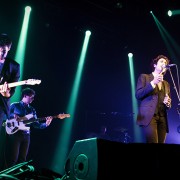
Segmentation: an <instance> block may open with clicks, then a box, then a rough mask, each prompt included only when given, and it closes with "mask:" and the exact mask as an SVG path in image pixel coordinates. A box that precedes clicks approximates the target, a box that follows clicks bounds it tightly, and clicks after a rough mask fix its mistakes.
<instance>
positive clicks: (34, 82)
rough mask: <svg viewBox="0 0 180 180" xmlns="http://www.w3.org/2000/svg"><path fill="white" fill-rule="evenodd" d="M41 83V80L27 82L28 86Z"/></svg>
mask: <svg viewBox="0 0 180 180" xmlns="http://www.w3.org/2000/svg"><path fill="white" fill-rule="evenodd" d="M40 83H41V80H39V79H28V80H25V84H28V85H35V84H40Z"/></svg>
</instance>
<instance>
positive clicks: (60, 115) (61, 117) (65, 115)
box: [57, 114, 70, 119]
mask: <svg viewBox="0 0 180 180" xmlns="http://www.w3.org/2000/svg"><path fill="white" fill-rule="evenodd" d="M69 117H70V114H58V115H57V118H59V119H64V118H69Z"/></svg>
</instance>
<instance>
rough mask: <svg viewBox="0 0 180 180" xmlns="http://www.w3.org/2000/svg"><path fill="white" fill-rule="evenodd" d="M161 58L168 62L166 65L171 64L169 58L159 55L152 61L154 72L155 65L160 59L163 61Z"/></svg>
mask: <svg viewBox="0 0 180 180" xmlns="http://www.w3.org/2000/svg"><path fill="white" fill-rule="evenodd" d="M161 58H163V59H165V60H166V62H167V64H166V65H168V64H169V63H170V60H169V59H168V57H167V56H164V55H158V56H157V57H155V58H154V59H152V61H151V68H152V71H153V70H154V64H157V62H158V61H159V59H161Z"/></svg>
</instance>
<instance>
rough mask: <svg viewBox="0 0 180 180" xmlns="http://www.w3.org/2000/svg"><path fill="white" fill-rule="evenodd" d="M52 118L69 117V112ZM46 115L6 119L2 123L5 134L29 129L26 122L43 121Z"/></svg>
mask: <svg viewBox="0 0 180 180" xmlns="http://www.w3.org/2000/svg"><path fill="white" fill-rule="evenodd" d="M51 117H52V118H53V119H54V118H59V119H64V118H69V117H70V114H58V115H56V116H51ZM45 120H46V117H43V118H37V119H35V118H31V119H28V120H27V119H25V118H23V117H22V118H20V119H18V120H17V119H15V118H14V119H7V120H6V122H4V123H3V125H4V126H5V128H6V132H7V134H14V133H16V132H17V131H19V130H29V129H30V127H28V126H26V125H27V124H31V123H33V122H40V121H45Z"/></svg>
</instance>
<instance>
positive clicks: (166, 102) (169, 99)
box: [163, 94, 171, 107]
mask: <svg viewBox="0 0 180 180" xmlns="http://www.w3.org/2000/svg"><path fill="white" fill-rule="evenodd" d="M163 103H164V104H165V105H166V106H167V107H170V106H171V98H170V97H169V96H168V94H166V96H165V98H164V101H163Z"/></svg>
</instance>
